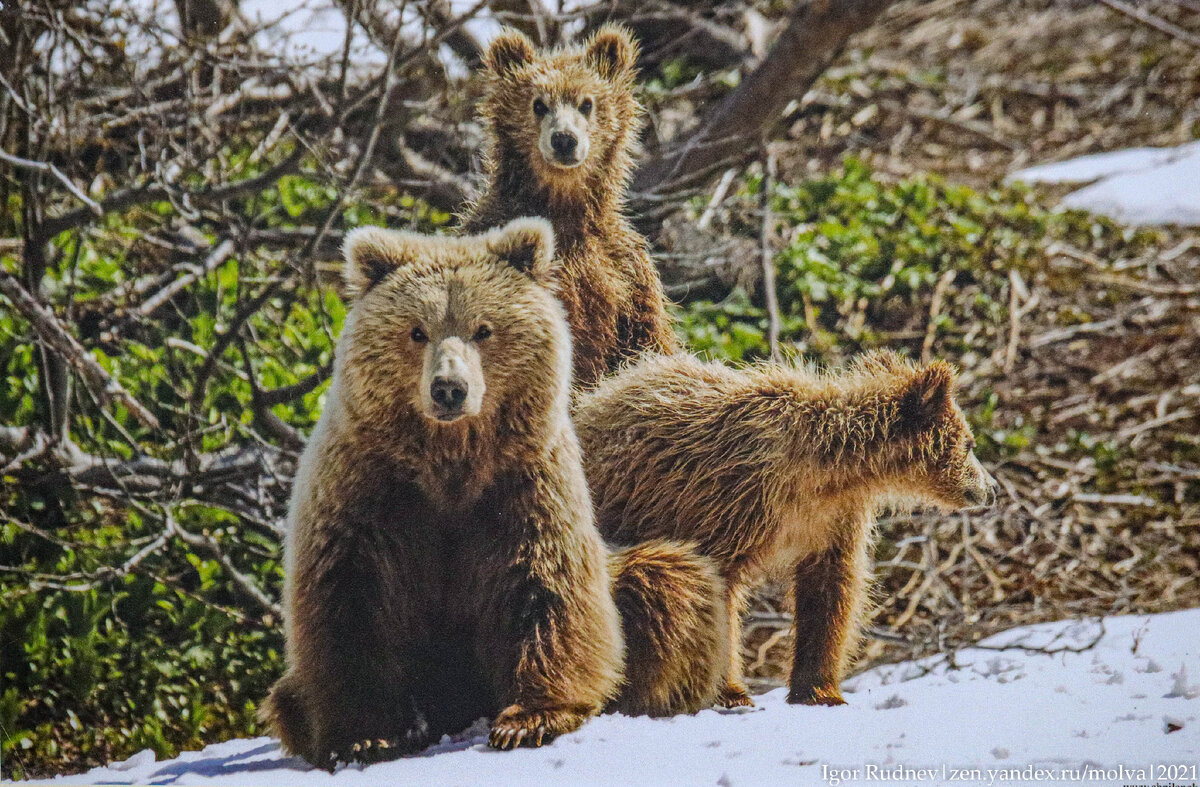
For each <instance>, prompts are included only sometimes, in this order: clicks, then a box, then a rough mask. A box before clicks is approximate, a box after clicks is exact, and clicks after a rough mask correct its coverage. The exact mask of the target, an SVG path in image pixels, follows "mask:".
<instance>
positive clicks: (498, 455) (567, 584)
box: [266, 219, 622, 766]
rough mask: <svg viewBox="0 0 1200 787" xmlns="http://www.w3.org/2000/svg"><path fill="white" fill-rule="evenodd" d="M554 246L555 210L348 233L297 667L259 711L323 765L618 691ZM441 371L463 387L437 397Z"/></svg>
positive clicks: (320, 435) (306, 526) (300, 577)
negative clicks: (500, 222)
mask: <svg viewBox="0 0 1200 787" xmlns="http://www.w3.org/2000/svg"><path fill="white" fill-rule="evenodd" d="M552 247H553V236H552V234H551V230H550V227H549V225H547V224H546V223H545V222H544V221H542V220H540V219H524V220H520V221H515V222H513V223H512V224H510V225H508V226H507V227H505V228H503V229H499V230H494V231H492V232H490V233H487V234H485V235H482V236H478V237H464V238H434V237H423V236H417V235H410V234H407V233H397V232H389V231H387V230H381V229H378V228H367V229H362V230H358V231H356V232H355V233H353V234H351V235H350V236H349V238H348V239H347V248H346V256H347V261H348V262H347V276H346V279H347V284H348V285H349V287H350V288H351V289H352V290H353V291H355V292H356V293H357V297H356V303H355V305H354V307H353V309H352V310H351V312H350V314H349V315H348V316H347V319H346V325H345V328H344V330H343V333H342V337H341V339H340V341H339V344H338V353H337V362H336V368H335V372H334V382H333V384H332V386H331V388H330V391H329V394H328V396H327V401H326V406H325V411H324V413H323V414H322V416H321V420H320V422H319V423H318V425H317V428H316V429H315V430H314V432H313V435H312V437H311V439H310V440H309V442H308V445H307V447H306V448H305V451H304V454H303V457H302V458H301V462H300V468H299V471H298V474H297V478H296V483H295V489H294V492H293V497H292V502H291V506H290V510H289V520H290V521H289V532H288V536H287V542H286V547H285V554H286V588H285V597H286V599H285V600H286V610H287V616H286V634H287V659H288V670H287V673H286V675H285V676H284V677H283V678H282V679H281V680H280V682H279V683H278V684H277V685H276V687H275V688H274V689H273V691H272V695H271V697H270V701H269V704H268V710H267V714H266V715H267V717H268V719H269V720H270V722H271V725H272V727H273V728H274V729H275V731H276V732H277V733H278V734H279V736H280V737H281V738H282V740H283V743H284V745H285V747H286V748H287V749H288V750H289V751H292V752H295V753H297V754H300V755H301V756H303V757H304V758H305V759H306V760H308V761H309V762H311V763H313V764H316V765H321V766H331V765H333V764H336V763H337V762H339V761H353V760H358V761H367V760H373V759H380V758H383V757H391V756H397V755H399V754H403V753H406V752H410V751H414V750H416V749H419V748H421V747H423V746H424V745H426V744H427V743H429V742H430V741H436V740H437V739H438V738H439V736H441V735H442V734H444V733H449V732H455V731H458V730H461V729H463V728H465V727H466V726H468V725H470V724H471V723H472V722H473V721H474V720H475V719H477V718H479V717H481V716H490V717H495V718H494V721H493V726H492V735H491V743H492V745H494V746H498V747H502V748H507V747H510V746H513V745H519V744H521V743H525V744H532V745H537V744H540V743H541V742H542V740H543V738H544V737H553V736H554V735H558V734H561V733H565V732H569V731H571V730H573V729H575V728H577V727H578V726H579V725H580V724H581V723H583V721H584V720H586V719H587V718H588V717H589V716H591V715H593V714H595V713H597V712H599V711H600V710H601V709H602V708H603V707H604V706H605V705H606V704H608V703H609V702H610V701H612V700H613V699H614V698H615V697H616V696H617V692H618V689H619V687H620V685H621V678H622V638H621V630H620V621H619V618H618V615H617V610H616V607H615V605H614V603H613V597H612V593H611V588H610V584H611V578H610V576H609V572H608V566H607V560H608V555H607V552H606V549H605V546H604V544H603V543H602V541H601V539H600V536H599V534H598V533H597V531H596V528H595V526H594V524H593V521H592V508H591V504H590V501H589V499H588V490H587V485H586V482H585V481H584V476H583V470H582V467H581V465H580V458H579V446H578V442H577V440H576V437H575V433H574V431H573V429H572V427H571V422H570V419H569V417H568V402H569V380H570V358H571V355H570V347H571V344H570V337H569V332H568V328H567V325H566V321H565V318H564V316H563V314H562V309H561V307H560V306H559V304H558V303H557V301H556V300H555V299H554V296H553V293H552V292H551V290H550V289H548V285H549V284H550V283H551V281H552V276H553V270H552V268H553V261H552ZM439 380H440V381H443V382H445V381H446V380H450V381H451V382H452V383H453V385H456V386H459V387H460V388H462V389H463V390H464V393H465V394H466V395H465V396H462V397H456V396H448V395H440V397H439V395H438V394H437V393H434V394H432V395H431V394H430V390H431V389H432V388H433V387H435V386H436V385H437V383H438V381H439ZM531 383H536V384H531ZM456 399H457V400H459V401H457V402H456V401H455V400H456ZM447 403H449V405H450V406H447Z"/></svg>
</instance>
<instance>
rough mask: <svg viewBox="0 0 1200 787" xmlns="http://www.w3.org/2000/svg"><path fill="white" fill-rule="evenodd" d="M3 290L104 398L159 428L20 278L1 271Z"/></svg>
mask: <svg viewBox="0 0 1200 787" xmlns="http://www.w3.org/2000/svg"><path fill="white" fill-rule="evenodd" d="M0 292H3V293H4V295H5V297H7V298H8V299H9V301H11V302H12V305H13V306H14V307H16V309H17V311H19V312H20V313H21V315H22V316H23V317H25V319H27V320H28V321H29V324H30V325H31V326H33V329H34V330H35V331H36V332H37V334H38V336H39V337H41V340H42V341H43V342H44V343H45V344H46V345H47V346H49V347H51V348H53V349H54V350H55V352H57V353H58V354H59V355H60V356H62V357H63V358H64V359H66V361H67V362H68V363H69V364H71V366H73V367H74V368H75V370H76V371H77V372H79V373H80V375H82V376H83V379H84V381H85V382H86V383H87V384H88V387H89V388H90V389H91V390H92V392H93V393H94V394H95V395H96V397H97V398H98V399H99V400H100V401H101V402H108V401H113V400H115V401H118V402H120V403H121V404H122V405H124V406H125V408H126V409H128V410H129V412H130V413H131V414H132V415H133V417H134V418H136V419H137V420H138V421H139V422H141V424H142V425H143V426H145V427H147V428H149V429H157V428H158V419H157V418H155V417H154V414H153V413H151V412H150V411H149V410H147V409H146V408H145V407H144V406H143V405H142V403H141V402H139V401H138V400H137V399H135V398H134V397H133V394H131V393H129V392H128V391H127V390H125V387H124V386H122V385H121V383H120V382H118V381H117V379H116V378H114V377H113V376H112V375H110V374H109V373H108V372H107V371H105V370H104V367H102V366H101V365H100V364H99V363H97V362H96V359H95V358H93V357H92V356H91V354H90V353H89V352H88V351H87V350H85V349H84V348H83V345H81V344H80V343H79V342H78V340H76V339H75V337H74V336H72V335H71V334H70V333H69V332H68V331H67V329H66V328H65V327H63V325H62V323H60V322H59V320H58V318H57V317H55V316H54V314H52V313H51V312H50V311H49V310H48V309H46V308H45V307H44V306H42V305H41V304H40V303H38V302H37V300H36V299H35V298H34V297H33V296H32V295H30V294H29V293H28V292H27V291H26V290H25V288H24V287H22V286H21V283H20V282H19V281H17V278H16V277H15V276H13V275H12V274H11V273H9V272H8V271H0Z"/></svg>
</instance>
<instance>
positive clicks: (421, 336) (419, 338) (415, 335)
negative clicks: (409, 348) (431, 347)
mask: <svg viewBox="0 0 1200 787" xmlns="http://www.w3.org/2000/svg"><path fill="white" fill-rule="evenodd" d="M412 340H413V341H414V342H416V343H417V344H424V343H425V342H427V341H429V337H428V336H426V335H425V331H423V330H421V326H419V325H417V326H414V327H413V329H412Z"/></svg>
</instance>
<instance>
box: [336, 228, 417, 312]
mask: <svg viewBox="0 0 1200 787" xmlns="http://www.w3.org/2000/svg"><path fill="white" fill-rule="evenodd" d="M406 237H407V233H403V232H395V231H393V230H387V229H384V228H383V227H359V228H358V229H356V230H353V231H352V232H350V233H349V234H348V235H346V240H345V242H344V243H343V244H342V253H343V254H344V255H345V257H346V264H345V266H344V267H343V268H342V278H343V280H344V281H345V282H346V290H347V293H348V294H349V295H350V296H351V297H357V296H359V295H362V294H364V293H366V292H367V290H369V289H371V288H372V287H374V286H375V285H376V284H378V283H379V282H381V281H383V280H384V278H385V277H386V276H387V275H388V274H389V273H391V272H392V271H394V270H396V269H397V268H399V267H400V266H401V265H403V264H405V263H406V262H409V261H410V260H411V259H412V253H413V250H412V248H411V247H410V244H409V243H408V242H407V241H406Z"/></svg>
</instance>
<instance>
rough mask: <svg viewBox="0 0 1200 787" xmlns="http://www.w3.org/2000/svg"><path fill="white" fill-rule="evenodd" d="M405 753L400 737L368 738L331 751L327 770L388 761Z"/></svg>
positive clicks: (331, 770)
mask: <svg viewBox="0 0 1200 787" xmlns="http://www.w3.org/2000/svg"><path fill="white" fill-rule="evenodd" d="M404 754H405V747H404V744H403V743H402V742H401V739H399V738H373V739H372V738H366V739H364V740H361V741H357V742H355V743H351V744H348V745H346V746H342V747H340V748H338V749H335V750H334V751H331V752H330V753H329V762H328V764H327V765H326V770H328V771H330V772H333V770H334V769H336V768H337V766H339V765H343V764H345V765H351V764H355V763H357V764H360V765H371V764H372V763H376V762H386V761H387V760H394V759H396V758H397V757H401V756H403V755H404Z"/></svg>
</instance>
